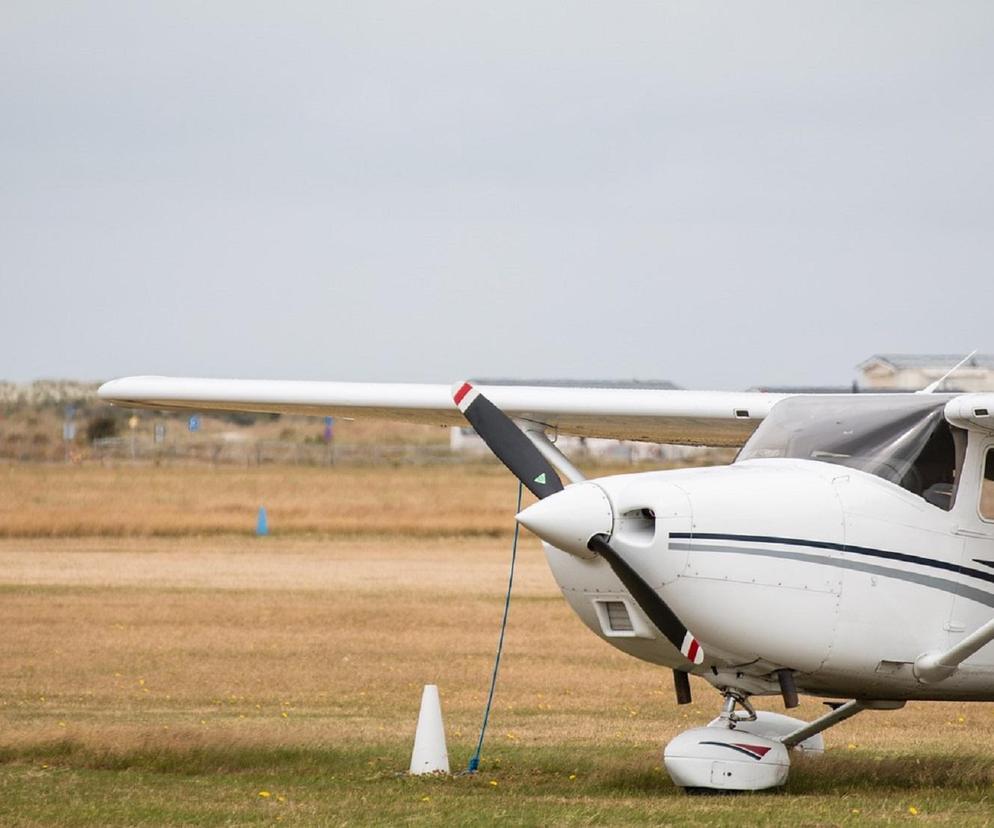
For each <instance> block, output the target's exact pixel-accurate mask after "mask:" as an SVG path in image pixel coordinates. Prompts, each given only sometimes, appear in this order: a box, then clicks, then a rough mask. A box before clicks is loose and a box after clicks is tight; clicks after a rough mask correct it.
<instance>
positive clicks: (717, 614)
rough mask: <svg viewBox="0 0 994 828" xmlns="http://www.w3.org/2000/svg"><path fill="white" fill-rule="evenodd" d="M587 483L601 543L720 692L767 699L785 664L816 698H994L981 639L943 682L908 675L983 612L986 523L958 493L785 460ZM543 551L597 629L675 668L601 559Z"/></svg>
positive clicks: (990, 553) (993, 663) (966, 493)
mask: <svg viewBox="0 0 994 828" xmlns="http://www.w3.org/2000/svg"><path fill="white" fill-rule="evenodd" d="M596 484H597V485H599V486H600V487H601V488H602V489H603V490H604V492H605V493H606V494H607V497H608V499H609V500H610V501H611V505H612V507H613V511H614V515H615V523H614V531H613V534H612V544H613V545H615V546H616V547H617V548H618V549H619V550H620V551H621V552H623V553H624V555H625V556H626V558H627V560H628V561H629V562H630V563H631V564H632V566H633V567H635V568H636V569H637V570H638V571H639V572H640V573H641V575H642V577H643V578H645V580H646V581H648V582H649V583H650V584H651V585H652V586H653V587H654V588H656V589H657V590H658V592H659V594H660V595H661V597H662V598H663V600H664V601H666V603H667V604H668V605H670V606H671V607H672V608H673V610H674V611H675V612H676V614H677V615H678V616H679V617H680V618H681V620H683V621H684V623H685V624H686V625H687V627H688V628H689V629H691V630H693V632H694V635H695V636H696V637H697V638H698V639H699V640H700V641H701V642H702V643H703V645H704V648H705V651H706V653H707V660H706V662H705V663H704V664H703V665H700V666H698V667H696V668H694V669H693V670H692V672H694V673H695V674H698V675H701V676H703V677H705V678H707V679H709V680H710V681H712V683H714V684H716V685H717V686H729V685H734V686H741V687H743V688H744V689H747V690H748V691H749V692H750V693H776V692H779V690H778V686H777V684H776V682H775V681H774V680H772V679H771V678H770V676H771V674H772V673H773V671H775V670H778V669H783V668H786V669H790V670H793V671H794V672H795V676H796V681H797V685H798V687H799V688H800V689H801V690H802V691H804V692H807V693H810V694H814V695H823V696H844V697H867V698H877V699H969V700H994V646H991V647H988V648H984V649H981V650H980V651H979V652H978V653H976V654H975V655H974V656H972V657H971V658H970V659H968V660H967V661H966V662H965V663H964V664H963V665H962V666H961V668H960V669H959V670H958V671H957V672H956V674H955V675H953V676H951V677H949V678H947V679H945V680H944V681H941V682H936V683H931V684H930V683H925V682H923V681H920V680H919V679H918V678H917V677H916V676H915V672H914V663H915V660H916V659H917V658H918V657H919V656H921V655H922V654H923V653H925V652H927V651H930V650H945V649H946V648H948V647H950V646H952V645H953V644H955V643H956V642H957V641H959V640H960V639H961V638H963V636H964V635H965V634H967V633H969V632H971V631H973V630H974V629H976V628H978V627H980V626H981V625H982V624H984V623H985V622H987V621H989V620H990V618H991V617H994V531H992V530H994V526H991V524H990V523H985V522H983V521H981V520H980V519H979V516H978V515H977V512H976V507H975V504H974V503H973V502H972V501H971V491H970V489H969V487H967V486H964V487H962V489H961V491H960V493H959V497H958V502H957V504H956V507H955V508H953V509H952V510H951V511H944V510H943V509H940V508H937V507H936V506H934V505H932V504H930V503H928V502H926V501H925V500H924V499H922V498H921V497H919V496H917V495H915V494H912V493H911V492H909V491H906V490H905V489H903V488H901V487H900V486H897V485H895V484H893V483H891V482H888V481H886V480H884V479H881V478H880V477H877V476H874V475H871V474H868V473H866V472H863V471H859V470H856V469H850V468H845V467H840V466H837V465H832V464H829V463H824V462H818V461H811V460H797V459H762V460H747V461H744V462H739V463H735V464H733V465H731V466H723V467H710V468H697V469H680V470H672V471H660V472H647V473H640V474H627V475H617V476H613V477H606V478H600V479H599V480H597V481H596ZM584 485H586V484H584ZM546 554H547V557H548V560H549V564H550V566H551V568H552V572H553V574H554V576H555V578H556V580H557V582H558V583H559V585H560V587H561V588H562V591H563V594H564V596H565V597H566V599H567V601H568V602H569V604H570V605H571V607H572V608H573V609H574V610H575V611H576V613H577V614H578V615H579V616H580V618H581V619H582V620H583V621H584V623H585V624H587V626H588V627H590V628H591V629H592V630H593V631H594V632H595V633H597V634H598V635H600V636H601V637H602V638H604V639H605V640H606V641H608V642H609V643H611V644H612V645H613V646H615V647H617V648H619V649H621V650H623V651H624V652H626V653H629V654H631V655H633V656H636V657H637V658H640V659H644V660H646V661H651V662H654V663H657V664H661V665H665V666H668V667H672V668H676V669H687V662H686V660H685V659H684V658H683V657H682V656H681V655H680V653H679V652H678V651H677V650H676V649H675V648H674V647H673V646H672V645H671V644H670V643H669V642H668V641H667V640H666V639H665V638H663V637H661V636H660V635H659V633H658V631H657V630H656V629H655V628H654V627H653V625H652V624H651V623H650V622H649V620H648V619H647V618H646V617H645V616H644V614H643V613H642V612H641V611H640V609H639V607H638V606H637V605H636V604H635V602H634V601H633V600H631V597H630V596H629V595H628V594H627V593H626V591H625V589H624V588H623V586H622V585H621V583H620V582H619V581H618V580H617V578H615V577H614V575H613V573H612V572H611V569H610V568H609V567H608V566H607V565H606V564H605V562H604V561H603V560H601V559H599V558H597V557H595V556H591V557H583V556H578V555H577V554H571V553H568V552H563V551H560V550H558V549H555V548H553V547H552V546H550V545H548V544H546ZM978 560H979V561H984V560H987V561H992V563H991V564H984V563H978V562H977V561H978ZM619 604H620V605H621V606H619ZM626 616H627V619H626Z"/></svg>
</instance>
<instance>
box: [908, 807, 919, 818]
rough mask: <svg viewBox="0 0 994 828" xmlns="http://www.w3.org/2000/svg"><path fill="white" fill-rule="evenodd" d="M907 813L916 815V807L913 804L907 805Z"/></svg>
mask: <svg viewBox="0 0 994 828" xmlns="http://www.w3.org/2000/svg"><path fill="white" fill-rule="evenodd" d="M908 813H909V814H911V816H918V809H917V808H916V807H915V806H914V805H909V806H908Z"/></svg>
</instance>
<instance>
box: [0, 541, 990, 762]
mask: <svg viewBox="0 0 994 828" xmlns="http://www.w3.org/2000/svg"><path fill="white" fill-rule="evenodd" d="M507 557H508V550H507V547H506V544H505V543H503V542H500V543H497V542H494V541H490V540H482V539H453V540H448V541H443V542H425V541H420V542H413V543H409V542H403V541H397V542H390V541H382V540H372V539H368V540H358V541H339V542H328V541H320V540H306V539H305V540H301V539H288V540H283V541H280V540H278V539H273V538H270V539H251V540H244V539H237V538H227V539H219V540H217V539H215V540H211V539H198V540H182V539H156V540H152V541H146V540H134V541H125V540H120V539H112V540H109V541H97V540H87V541H83V542H80V541H75V540H73V541H70V540H59V541H43V540H29V541H11V540H7V541H3V542H0V573H2V583H3V584H4V585H5V588H4V590H3V591H4V595H3V601H2V606H3V615H2V617H3V622H4V629H5V632H6V638H7V640H8V642H11V645H10V646H8V647H6V648H4V650H3V654H2V657H0V698H2V702H0V704H2V705H3V710H4V716H5V719H6V723H5V739H6V740H7V741H8V742H15V743H24V742H32V741H37V740H44V739H49V738H55V737H62V736H69V737H71V738H73V739H75V740H77V741H81V742H83V743H85V744H89V745H91V746H103V747H108V746H113V747H116V748H121V749H124V748H127V747H129V746H134V745H138V744H147V742H148V740H149V739H154V740H158V739H164V740H165V741H166V742H168V743H171V744H173V743H188V742H189V743H206V744H209V743H217V742H221V743H232V742H247V743H276V744H314V743H328V742H330V743H336V742H339V743H346V742H355V741H367V742H377V741H382V740H384V739H388V740H393V739H397V738H407V737H410V736H411V735H412V728H413V724H414V721H415V718H416V713H417V704H418V700H419V696H420V688H421V686H422V685H423V684H425V683H429V682H437V683H438V684H440V685H441V687H442V692H443V698H444V703H445V707H446V714H447V717H448V724H449V731H450V735H451V736H452V738H453V740H454V742H455V743H456V744H459V743H463V744H466V743H468V742H469V741H470V740H471V738H472V736H473V735H474V734H475V728H476V727H477V725H478V718H479V714H480V709H481V705H482V702H483V698H484V695H483V694H484V689H485V684H486V680H487V677H488V673H489V669H490V665H491V659H492V656H493V646H494V643H495V636H496V628H497V622H498V619H499V614H500V605H501V593H502V590H503V588H504V584H505V581H504V579H505V577H506V566H507ZM515 595H516V597H515V601H514V603H513V607H512V618H511V626H510V632H509V636H508V641H507V658H506V661H505V663H504V668H503V672H502V675H501V685H500V693H499V695H498V703H497V707H496V712H495V717H494V725H493V726H494V730H493V734H492V735H493V741H494V743H495V744H496V745H498V746H499V745H501V744H507V745H527V744H531V745H536V746H538V745H543V744H548V743H560V744H562V743H574V742H575V743H584V744H591V745H596V744H608V745H610V744H637V745H642V746H644V747H646V748H647V749H654V748H655V747H658V746H660V745H662V744H663V743H664V742H665V741H666V740H667V739H668V738H670V737H671V736H672V735H674V734H675V733H676V732H677V731H678V730H679V729H680V728H682V727H685V726H687V725H688V724H691V723H703V722H705V721H707V720H708V719H709V718H710V717H711V716H712V715H713V714H714V713H715V711H716V708H717V705H718V702H719V698H718V696H717V694H716V693H715V692H714V691H713V690H711V689H710V688H708V687H707V685H705V684H703V683H699V684H697V686H696V688H695V690H696V700H695V703H694V705H691V706H689V707H686V708H676V707H675V706H674V704H673V701H672V690H671V685H670V676H669V674H668V672H667V671H664V670H661V669H659V668H655V667H652V666H650V665H646V664H642V663H640V662H637V661H635V660H633V659H630V658H627V657H625V656H622V655H620V654H619V653H617V652H615V651H614V650H612V649H611V648H610V647H608V646H607V645H606V644H604V643H603V642H601V641H600V640H599V639H597V638H596V637H595V636H594V635H593V634H592V633H590V632H589V631H587V630H586V629H585V628H583V627H582V625H581V624H580V623H579V622H578V621H577V620H576V618H574V617H573V616H572V614H571V613H570V611H569V610H568V608H567V607H566V605H565V604H564V602H563V601H562V600H561V599H560V597H559V594H558V589H557V587H556V586H555V584H554V582H553V581H552V579H551V576H550V575H549V574H548V571H547V568H546V566H545V562H544V559H543V557H542V554H541V551H540V549H539V548H538V544H537V543H536V542H534V541H532V540H529V541H526V542H525V543H523V544H522V548H521V558H520V562H519V571H518V584H517V589H516V593H515ZM764 706H766V707H768V708H770V709H777V708H778V705H777V704H776V700H770V701H769V702H768V703H767V704H766V705H764ZM818 709H819V705H818V704H817V703H816V702H814V701H808V702H806V703H805V706H804V709H803V711H802V713H803V715H807V716H814V715H817V713H818ZM991 736H994V715H992V711H991V707H990V706H989V705H965V704H962V705H929V706H926V705H917V706H915V705H912V706H911V708H910V709H908V710H905V711H901V712H897V713H890V714H887V713H876V714H874V713H870V714H865V715H864V716H863V717H862V718H857V719H855V720H853V721H852V722H849V723H846V724H844V725H842V726H840V727H839V728H838V729H837V730H835V731H833V733H832V736H831V740H832V741H834V742H835V743H836V744H842V745H848V746H850V747H847V748H846V749H847V750H851V751H853V752H858V751H860V750H866V749H885V750H901V749H907V748H909V747H912V746H914V747H915V748H916V749H917V748H925V749H928V748H933V749H935V748H939V747H941V748H942V749H943V750H946V751H948V750H951V749H952V750H955V749H958V748H962V749H968V748H969V747H970V746H973V745H975V744H976V742H977V740H978V739H981V740H985V739H989V738H990V737H991Z"/></svg>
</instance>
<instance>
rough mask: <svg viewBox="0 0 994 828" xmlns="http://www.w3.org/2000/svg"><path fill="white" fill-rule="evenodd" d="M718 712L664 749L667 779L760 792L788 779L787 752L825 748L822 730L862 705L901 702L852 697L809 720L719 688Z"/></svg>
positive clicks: (693, 787)
mask: <svg viewBox="0 0 994 828" xmlns="http://www.w3.org/2000/svg"><path fill="white" fill-rule="evenodd" d="M723 694H724V704H723V705H722V708H721V715H719V716H718V718H716V719H714V720H713V721H712V722H710V723H709V724H708V725H707V726H706V727H697V728H694V729H693V730H687V731H684V732H683V733H681V734H680V735H679V736H677V737H676V738H675V739H673V740H672V741H671V742H670V743H669V744H668V745H667V746H666V749H665V751H664V752H663V762H664V764H665V765H666V771H667V772H668V773H669V775H670V778H672V780H673V781H674V782H675V783H676V784H677V785H679V786H680V787H682V788H686V789H687V790H688V791H702V792H705V791H762V790H766V789H767V788H776V787H779V786H780V785H783V784H784V783H785V782H786V781H787V773H788V771H789V770H790V754H791V751H795V752H799V753H804V754H809V755H812V754H813V755H818V754H821V753H824V751H825V743H824V741H823V740H822V737H821V733H822V731H824V730H827V729H828V728H830V727H832V726H833V725H836V724H838V723H839V722H841V721H844V720H845V719H848V718H850V717H851V716H855V715H856V714H857V713H859V712H860V711H862V710H897V709H898V708H901V707H904V702H903V701H877V700H867V699H854V700H853V701H848V702H845V703H839V704H835V703H828V704H829V707H831V710H830V711H829V712H828V713H826V714H825V715H823V716H819V717H818V718H817V719H815V720H814V721H813V722H804V721H802V720H800V719H795V718H792V717H791V716H784V715H782V714H780V713H768V712H766V711H762V710H761V711H757V710H755V709H754V708H753V706H752V705H751V704H750V703H749V695H748V694H747V693H745V692H743V691H741V690H739V689H735V688H725V689H724V690H723Z"/></svg>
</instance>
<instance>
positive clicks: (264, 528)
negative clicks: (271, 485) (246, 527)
mask: <svg viewBox="0 0 994 828" xmlns="http://www.w3.org/2000/svg"><path fill="white" fill-rule="evenodd" d="M255 534H256V535H258V536H259V537H260V538H261V537H264V536H265V535H268V534H269V520H268V519H267V518H266V507H265V506H260V507H259V517H258V519H257V520H256V522H255Z"/></svg>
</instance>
